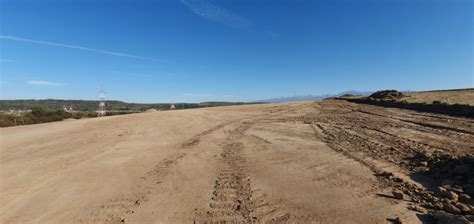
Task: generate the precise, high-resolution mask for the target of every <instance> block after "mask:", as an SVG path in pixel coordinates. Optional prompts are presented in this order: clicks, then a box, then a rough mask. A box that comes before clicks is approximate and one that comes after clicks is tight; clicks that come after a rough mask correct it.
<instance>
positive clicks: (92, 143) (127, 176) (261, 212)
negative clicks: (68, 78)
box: [0, 101, 474, 223]
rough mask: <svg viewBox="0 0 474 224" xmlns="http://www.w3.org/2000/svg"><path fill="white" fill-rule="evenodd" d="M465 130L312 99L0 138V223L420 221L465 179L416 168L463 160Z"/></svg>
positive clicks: (36, 129)
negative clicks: (435, 160)
mask: <svg viewBox="0 0 474 224" xmlns="http://www.w3.org/2000/svg"><path fill="white" fill-rule="evenodd" d="M473 125H474V121H473V120H469V119H460V118H450V117H446V116H439V115H430V114H421V113H416V112H412V111H406V110H398V109H384V108H381V107H375V106H367V105H357V104H352V103H347V102H345V101H322V102H303V103H286V104H266V105H249V106H231V107H222V108H206V109H196V110H184V111H167V112H150V113H142V114H133V115H124V116H119V117H106V118H100V119H87V120H77V121H64V122H56V123H49V124H41V125H31V126H24V127H13V128H4V129H0V136H1V149H0V153H1V156H0V189H1V191H0V200H1V201H2V203H1V204H0V221H1V222H2V223H191V222H194V223H386V222H388V221H393V222H397V221H402V222H404V223H405V222H406V223H420V222H421V221H420V219H421V220H423V221H424V217H425V216H426V215H424V214H425V213H427V210H428V211H434V210H446V209H444V208H443V206H444V204H443V203H445V201H442V199H441V196H439V195H437V192H436V194H435V192H434V191H435V190H433V189H432V188H433V187H436V186H440V185H441V183H439V182H440V181H442V180H444V181H451V182H449V184H451V185H449V186H445V187H446V189H447V190H446V191H447V192H452V191H451V189H452V188H454V187H460V188H463V190H464V191H469V187H470V185H469V184H470V182H469V181H470V179H469V176H468V174H465V176H462V175H461V179H451V176H449V175H448V174H447V173H443V172H442V170H441V171H439V172H437V173H426V172H428V171H429V168H430V167H431V163H433V162H431V160H430V158H431V159H432V158H438V157H439V155H441V154H442V155H450V156H452V157H461V156H464V157H466V156H472V151H473V147H474V143H473V142H474V141H472V140H473V139H472V137H473V136H472V135H473V133H474V130H473V129H474V128H473ZM424 152H430V153H424ZM413 155H417V156H421V155H423V156H425V157H422V158H423V160H421V159H418V157H414V158H417V159H412V157H413ZM430 156H431V157H430ZM420 158H421V157H420ZM443 158H444V157H443ZM425 160H426V161H428V162H429V164H427V165H426V166H422V165H420V164H424V163H422V162H425ZM435 165H436V163H433V170H436V169H435V168H437V166H436V167H435ZM438 165H439V164H438ZM427 169H428V171H427ZM383 171H385V172H383ZM379 174H382V175H379ZM388 174H390V175H388ZM435 175H438V176H437V177H436V176H435ZM386 177H387V178H386ZM397 178H398V179H397ZM437 180H439V181H437ZM412 185H413V186H416V188H415V187H413V186H412ZM458 185H460V186H458ZM418 188H419V189H418ZM414 189H415V190H417V191H418V192H416V191H414ZM394 190H395V191H396V192H398V194H392V191H394ZM458 190H459V189H458ZM400 194H401V195H402V197H401V198H399V199H402V200H399V199H396V198H394V197H393V196H392V195H395V196H399V195H400ZM423 195H430V196H431V197H432V198H434V199H433V200H435V199H436V200H437V199H438V198H440V199H439V200H438V201H436V202H431V201H430V200H431V199H430V200H429V199H428V198H427V197H428V196H426V197H425V196H423ZM458 195H459V196H460V195H461V193H459V194H458ZM465 195H467V196H469V194H468V192H467V193H466V194H465ZM463 200H464V199H463ZM438 202H439V203H441V205H442V206H441V208H435V206H436V203H438ZM448 202H449V203H450V204H452V205H453V206H457V204H456V203H460V204H462V205H464V206H466V207H467V209H469V208H472V200H471V201H469V200H467V201H460V199H457V200H456V201H454V199H450V200H449V201H448ZM428 203H432V206H431V207H430V206H429V204H428ZM415 206H418V207H416V208H418V209H415V210H418V212H415V211H412V210H414V209H413V208H414V207H415ZM469 206H471V207H469ZM409 207H410V208H412V210H410V209H408V208H409ZM423 207H425V209H422V208H423ZM420 208H421V209H420ZM467 212H469V211H455V212H452V211H451V213H457V214H458V215H460V214H463V215H465V216H467Z"/></svg>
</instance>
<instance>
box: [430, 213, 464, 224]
mask: <svg viewBox="0 0 474 224" xmlns="http://www.w3.org/2000/svg"><path fill="white" fill-rule="evenodd" d="M433 216H434V217H435V219H436V223H438V224H470V222H469V220H467V219H466V218H465V217H464V216H460V215H453V214H449V213H446V212H444V211H435V212H433Z"/></svg>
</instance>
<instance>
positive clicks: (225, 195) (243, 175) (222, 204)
mask: <svg viewBox="0 0 474 224" xmlns="http://www.w3.org/2000/svg"><path fill="white" fill-rule="evenodd" d="M242 148H243V145H242V143H236V142H234V143H228V144H225V145H224V146H223V152H222V154H221V157H222V160H223V162H224V163H225V164H224V167H223V168H222V169H221V170H220V172H219V174H218V177H217V180H216V182H215V185H214V191H213V195H212V198H211V204H210V208H211V209H210V211H208V213H207V215H208V220H207V222H208V223H248V222H251V215H250V214H251V211H252V209H251V204H252V203H251V200H252V191H251V185H250V184H251V183H250V177H249V175H248V170H247V168H246V161H245V158H244V157H243V156H242V154H241V151H242Z"/></svg>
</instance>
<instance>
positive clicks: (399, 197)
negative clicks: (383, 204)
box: [392, 190, 405, 200]
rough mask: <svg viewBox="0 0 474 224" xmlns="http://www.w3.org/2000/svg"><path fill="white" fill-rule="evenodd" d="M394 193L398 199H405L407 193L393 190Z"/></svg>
mask: <svg viewBox="0 0 474 224" xmlns="http://www.w3.org/2000/svg"><path fill="white" fill-rule="evenodd" d="M392 194H393V197H395V198H396V199H398V200H404V199H405V194H403V191H400V190H393V191H392Z"/></svg>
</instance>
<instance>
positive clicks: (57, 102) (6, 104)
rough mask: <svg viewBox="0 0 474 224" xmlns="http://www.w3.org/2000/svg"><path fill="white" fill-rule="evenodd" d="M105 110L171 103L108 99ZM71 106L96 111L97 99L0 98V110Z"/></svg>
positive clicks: (159, 106)
mask: <svg viewBox="0 0 474 224" xmlns="http://www.w3.org/2000/svg"><path fill="white" fill-rule="evenodd" d="M242 104H247V103H244V102H202V103H176V104H175V105H176V109H190V108H200V107H214V106H228V105H242ZM105 105H106V109H107V110H114V111H145V110H149V109H156V110H167V109H169V108H170V106H171V103H152V104H146V103H126V102H123V101H117V100H108V101H106V102H105ZM65 106H67V107H70V106H71V107H72V108H73V110H76V111H96V110H97V107H98V101H95V100H61V99H44V100H0V110H30V109H32V108H45V109H53V110H54V109H62V108H63V107H65Z"/></svg>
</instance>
